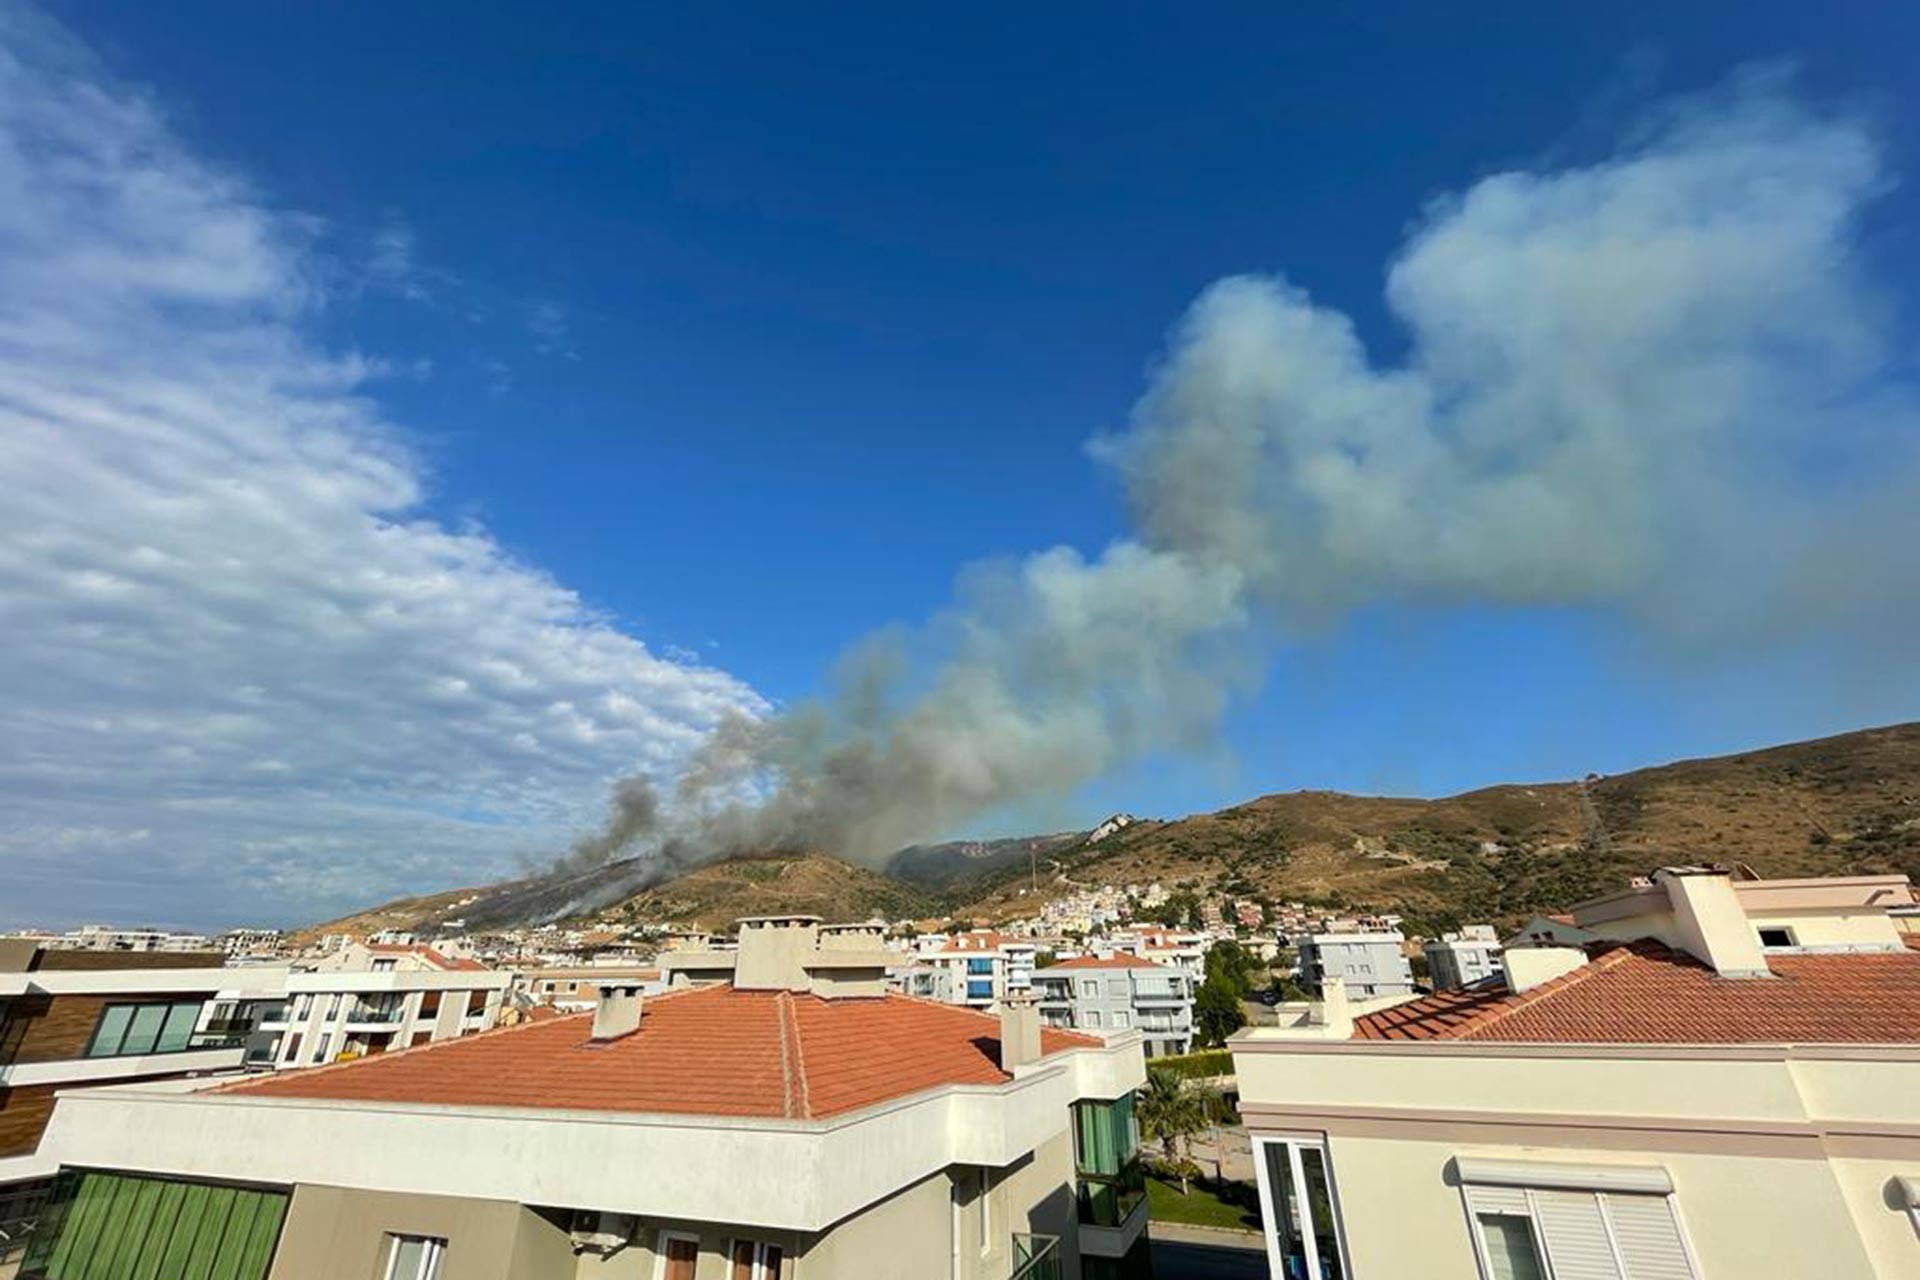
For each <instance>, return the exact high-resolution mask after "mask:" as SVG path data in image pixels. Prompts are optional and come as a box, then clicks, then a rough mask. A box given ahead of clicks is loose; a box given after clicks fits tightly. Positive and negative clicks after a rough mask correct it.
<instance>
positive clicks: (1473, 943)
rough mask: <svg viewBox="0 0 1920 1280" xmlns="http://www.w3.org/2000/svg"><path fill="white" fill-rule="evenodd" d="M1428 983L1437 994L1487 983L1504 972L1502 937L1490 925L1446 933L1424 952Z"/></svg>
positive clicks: (1432, 942)
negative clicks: (1478, 983) (1501, 971)
mask: <svg viewBox="0 0 1920 1280" xmlns="http://www.w3.org/2000/svg"><path fill="white" fill-rule="evenodd" d="M1422 951H1423V952H1424V954H1425V955H1426V957H1427V981H1428V982H1430V983H1431V984H1432V985H1433V989H1434V990H1435V991H1453V990H1457V989H1458V988H1460V987H1470V986H1472V985H1473V984H1474V983H1476V982H1485V981H1486V980H1487V979H1488V978H1491V977H1493V976H1494V975H1495V974H1498V973H1499V972H1500V935H1499V934H1497V933H1495V932H1494V928H1493V926H1492V925H1490V924H1470V925H1467V926H1465V927H1463V928H1462V929H1461V930H1460V931H1459V932H1457V933H1443V934H1441V935H1440V936H1439V937H1438V938H1434V939H1430V940H1429V941H1428V942H1427V944H1426V945H1425V946H1424V947H1423V948H1422Z"/></svg>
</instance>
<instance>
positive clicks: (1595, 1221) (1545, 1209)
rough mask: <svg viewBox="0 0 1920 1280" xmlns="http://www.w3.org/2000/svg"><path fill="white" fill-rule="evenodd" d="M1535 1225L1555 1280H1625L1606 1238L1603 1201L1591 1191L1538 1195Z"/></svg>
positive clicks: (1609, 1242)
mask: <svg viewBox="0 0 1920 1280" xmlns="http://www.w3.org/2000/svg"><path fill="white" fill-rule="evenodd" d="M1531 1194H1532V1196H1533V1206H1534V1221H1535V1223H1537V1224H1538V1226H1539V1228H1540V1237H1541V1239H1542V1240H1543V1241H1544V1242H1545V1244H1546V1246H1547V1257H1548V1258H1549V1259H1551V1260H1552V1263H1553V1280H1623V1277H1622V1276H1621V1274H1620V1268H1619V1266H1618V1265H1617V1264H1616V1263H1615V1262H1614V1257H1613V1242H1612V1241H1611V1240H1609V1239H1608V1238H1607V1223H1606V1219H1604V1218H1602V1217H1601V1216H1600V1198H1599V1197H1598V1196H1596V1195H1594V1194H1593V1192H1591V1191H1535V1192H1533V1193H1531Z"/></svg>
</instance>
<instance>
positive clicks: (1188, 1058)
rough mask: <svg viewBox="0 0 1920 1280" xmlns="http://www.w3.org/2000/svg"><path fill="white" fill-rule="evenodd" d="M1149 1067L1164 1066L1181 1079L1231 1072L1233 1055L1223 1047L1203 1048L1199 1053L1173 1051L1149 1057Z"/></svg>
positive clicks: (1221, 1074)
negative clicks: (1162, 1056)
mask: <svg viewBox="0 0 1920 1280" xmlns="http://www.w3.org/2000/svg"><path fill="white" fill-rule="evenodd" d="M1147 1066H1148V1067H1149V1068H1150V1069H1157V1068H1160V1067H1165V1068H1166V1069H1167V1070H1168V1071H1171V1072H1173V1074H1174V1075H1176V1076H1179V1077H1180V1078H1181V1079H1182V1080H1199V1079H1204V1078H1206V1077H1208V1076H1230V1075H1232V1074H1233V1055H1232V1054H1231V1053H1229V1052H1227V1051H1226V1050H1225V1049H1203V1050H1201V1051H1200V1052H1199V1053H1173V1054H1168V1055H1167V1056H1166V1057H1164V1058H1149V1059H1147Z"/></svg>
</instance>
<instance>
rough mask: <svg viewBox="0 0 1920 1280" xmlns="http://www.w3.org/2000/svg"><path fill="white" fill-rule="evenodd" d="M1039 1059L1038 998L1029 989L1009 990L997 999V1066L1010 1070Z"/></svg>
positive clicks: (1006, 1070) (1009, 1071) (1003, 1069)
mask: <svg viewBox="0 0 1920 1280" xmlns="http://www.w3.org/2000/svg"><path fill="white" fill-rule="evenodd" d="M1039 1060H1040V1004H1039V999H1038V997H1036V996H1035V995H1034V993H1033V991H1032V990H1031V989H1028V990H1024V991H1009V992H1008V993H1007V996H1006V998H1005V999H1004V1000H1002V1001H1001V1002H1000V1069H1001V1070H1002V1071H1005V1072H1008V1073H1009V1074H1011V1073H1012V1071H1013V1069H1014V1068H1015V1067H1024V1066H1026V1065H1027V1064H1028V1063H1030V1062H1038V1061H1039Z"/></svg>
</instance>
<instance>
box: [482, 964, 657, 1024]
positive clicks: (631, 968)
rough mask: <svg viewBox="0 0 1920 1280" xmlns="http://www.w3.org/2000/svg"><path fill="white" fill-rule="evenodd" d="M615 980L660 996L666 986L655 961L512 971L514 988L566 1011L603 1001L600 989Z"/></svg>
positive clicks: (533, 998) (580, 1008)
mask: <svg viewBox="0 0 1920 1280" xmlns="http://www.w3.org/2000/svg"><path fill="white" fill-rule="evenodd" d="M615 983H618V984H620V985H622V986H632V987H637V988H638V989H639V991H640V993H641V994H642V995H659V994H661V993H662V992H664V991H665V990H666V989H667V981H666V977H665V975H663V974H662V973H661V971H660V967H659V966H658V965H653V964H576V965H546V966H543V967H541V968H537V969H517V970H515V971H514V973H513V990H515V991H517V992H522V993H524V994H525V995H526V996H528V997H529V998H531V999H532V1000H533V1001H534V1002H535V1003H537V1004H544V1005H551V1006H552V1007H553V1008H555V1009H559V1010H561V1011H563V1012H566V1013H578V1012H580V1011H581V1010H583V1009H591V1008H593V1007H594V1006H595V1005H597V1004H598V1003H599V1002H600V991H601V989H602V988H604V987H606V986H608V985H610V984H615Z"/></svg>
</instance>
